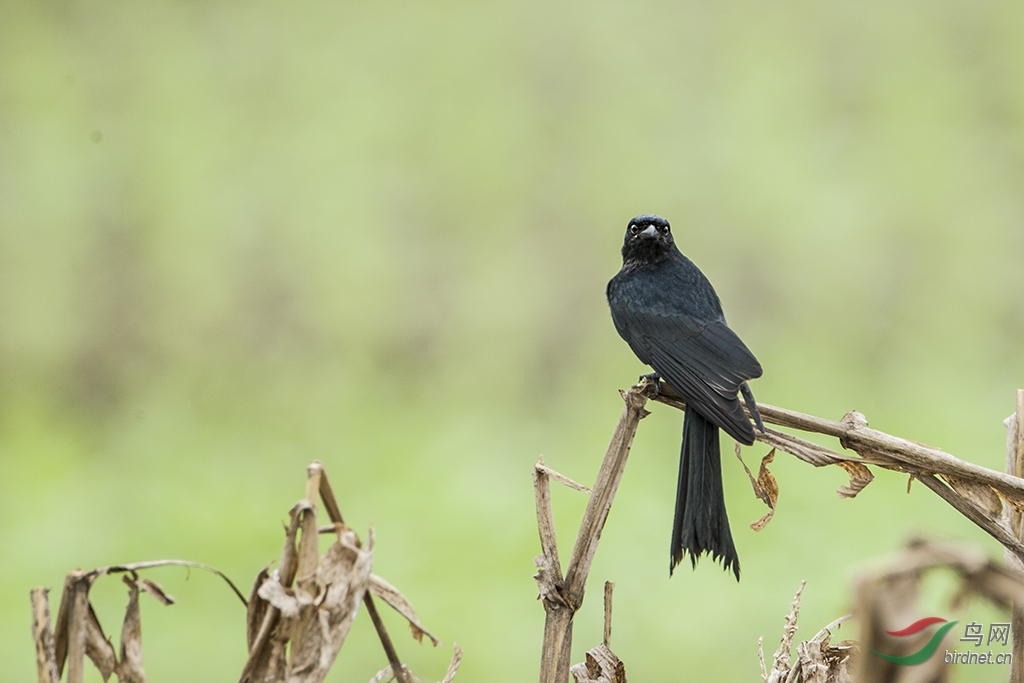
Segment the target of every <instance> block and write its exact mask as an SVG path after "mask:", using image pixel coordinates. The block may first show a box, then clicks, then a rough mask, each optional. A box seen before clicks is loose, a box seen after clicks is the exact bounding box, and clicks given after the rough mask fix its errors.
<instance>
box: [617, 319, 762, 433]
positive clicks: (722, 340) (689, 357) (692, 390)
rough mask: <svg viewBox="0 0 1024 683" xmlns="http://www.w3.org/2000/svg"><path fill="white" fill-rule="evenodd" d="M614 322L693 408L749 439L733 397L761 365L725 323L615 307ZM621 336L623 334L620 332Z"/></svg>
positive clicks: (757, 373) (747, 422)
mask: <svg viewBox="0 0 1024 683" xmlns="http://www.w3.org/2000/svg"><path fill="white" fill-rule="evenodd" d="M615 313H616V317H618V318H619V319H618V320H616V326H617V327H620V329H625V330H627V332H628V335H629V336H628V337H627V338H626V339H627V341H628V342H629V345H630V346H631V347H632V348H633V350H634V352H635V353H636V354H637V356H639V357H640V359H641V360H643V361H644V362H645V363H647V364H648V365H650V366H651V367H652V368H654V369H655V371H657V373H658V374H659V375H661V377H662V378H664V379H665V381H667V382H668V383H669V384H670V385H671V386H672V387H673V388H674V389H675V390H676V391H678V392H679V393H680V394H681V395H682V396H683V397H684V398H685V399H686V401H687V404H689V405H692V406H693V407H694V408H695V409H697V411H698V412H700V413H702V414H703V415H704V416H705V417H706V418H707V419H709V420H711V421H712V422H715V423H717V424H718V426H720V427H722V429H725V430H726V431H727V432H729V434H730V435H731V436H733V437H734V438H737V439H739V440H741V441H744V442H752V441H753V439H754V432H753V428H752V427H751V426H750V420H749V419H748V418H747V417H746V415H745V414H744V413H743V409H742V407H741V406H740V404H739V401H738V400H737V398H736V395H737V392H738V391H739V388H740V384H742V383H743V382H745V381H746V380H749V379H754V378H755V377H760V376H761V365H760V363H758V362H757V359H756V358H754V355H753V354H752V353H751V352H750V351H749V350H748V349H747V347H746V346H745V345H744V344H743V342H742V341H741V340H740V338H739V337H738V336H736V333H735V332H733V331H732V330H730V329H729V327H728V326H727V325H726V324H725V322H724V321H719V320H713V321H708V322H704V321H696V320H694V319H693V318H692V317H691V316H688V315H685V314H681V313H679V312H677V311H673V310H671V309H665V308H661V309H660V310H659V309H657V308H655V309H654V310H651V309H647V310H643V311H638V310H636V309H632V308H631V307H619V310H618V311H616V312H615ZM624 336H625V335H624Z"/></svg>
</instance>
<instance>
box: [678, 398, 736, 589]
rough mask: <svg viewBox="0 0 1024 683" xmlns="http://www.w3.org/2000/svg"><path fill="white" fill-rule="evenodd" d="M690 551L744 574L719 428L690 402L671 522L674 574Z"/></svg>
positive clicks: (691, 553)
mask: <svg viewBox="0 0 1024 683" xmlns="http://www.w3.org/2000/svg"><path fill="white" fill-rule="evenodd" d="M684 552H687V553H689V554H690V559H691V561H692V562H693V565H694V566H695V567H696V566H697V560H698V559H699V558H700V556H701V555H702V554H704V553H708V554H710V555H711V557H712V559H713V560H714V561H716V562H717V561H718V560H719V559H721V560H722V566H723V568H724V569H726V570H727V571H728V570H729V569H730V568H731V569H732V570H733V573H734V574H735V575H736V580H737V581H739V579H740V560H739V557H737V555H736V546H734V545H733V542H732V532H731V531H730V529H729V518H728V516H727V515H726V512H725V494H724V493H723V491H722V460H721V454H720V453H719V442H718V427H717V426H715V424H714V423H712V422H709V421H708V420H706V419H704V417H703V416H701V415H700V413H698V412H697V411H695V410H692V409H691V408H689V407H687V409H686V417H685V418H684V419H683V447H682V453H681V455H680V460H679V486H678V489H677V491H676V515H675V522H674V523H673V525H672V562H671V564H670V566H669V574H671V573H672V570H673V569H675V566H676V565H677V564H679V563H680V562H681V561H682V559H683V553H684Z"/></svg>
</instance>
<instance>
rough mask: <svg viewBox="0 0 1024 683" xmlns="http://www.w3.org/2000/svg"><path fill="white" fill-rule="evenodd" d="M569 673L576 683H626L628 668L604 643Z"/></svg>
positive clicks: (572, 667)
mask: <svg viewBox="0 0 1024 683" xmlns="http://www.w3.org/2000/svg"><path fill="white" fill-rule="evenodd" d="M569 673H571V674H572V677H573V679H574V680H575V681H576V683H626V666H625V665H624V664H623V663H622V662H621V661H620V660H619V658H618V657H617V656H616V655H615V653H614V652H612V651H611V650H610V649H608V648H607V647H605V645H604V644H603V643H602V644H601V645H598V646H597V647H595V648H593V649H592V650H590V651H589V652H587V656H586V659H584V661H582V662H580V663H579V664H574V665H572V666H571V667H569Z"/></svg>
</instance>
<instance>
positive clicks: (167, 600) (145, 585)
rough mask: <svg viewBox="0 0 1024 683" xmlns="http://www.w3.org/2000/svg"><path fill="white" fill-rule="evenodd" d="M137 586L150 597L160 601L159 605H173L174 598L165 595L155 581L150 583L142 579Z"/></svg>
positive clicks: (161, 587)
mask: <svg viewBox="0 0 1024 683" xmlns="http://www.w3.org/2000/svg"><path fill="white" fill-rule="evenodd" d="M138 584H139V588H141V589H142V590H144V591H146V592H147V593H149V594H150V595H152V596H153V597H154V598H156V599H157V600H158V601H160V604H162V605H164V606H165V607H166V606H167V605H173V604H174V603H175V600H174V596H173V595H169V594H167V593H165V592H164V587H163V586H161V585H160V584H159V583H157V582H156V581H150V580H149V579H146V578H144V579H142V580H141V581H139V582H138Z"/></svg>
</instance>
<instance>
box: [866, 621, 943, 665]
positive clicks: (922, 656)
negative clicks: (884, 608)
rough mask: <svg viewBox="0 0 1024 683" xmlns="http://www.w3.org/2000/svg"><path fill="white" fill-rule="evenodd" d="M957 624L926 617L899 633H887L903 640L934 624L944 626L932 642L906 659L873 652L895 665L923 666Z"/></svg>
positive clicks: (905, 657)
mask: <svg viewBox="0 0 1024 683" xmlns="http://www.w3.org/2000/svg"><path fill="white" fill-rule="evenodd" d="M956 623H957V622H955V621H950V622H947V621H946V620H945V619H942V618H940V617H925V618H924V619H918V620H917V621H915V622H914V623H913V624H911V625H910V626H908V627H906V628H902V629H900V630H899V631H886V633H888V634H889V635H890V636H896V637H897V638H902V637H904V636H912V635H915V634H918V633H920V632H921V631H923V630H925V629H926V628H928V627H929V626H931V625H933V624H944V625H943V626H941V627H939V629H938V630H937V631H935V635H933V636H932V637H931V640H929V641H928V642H927V643H926V644H925V646H924V647H922V648H921V649H920V650H918V651H917V652H914V653H912V654H909V655H906V656H904V657H893V656H891V655H883V654H882V653H881V652H875V650H872V652H874V653H875V654H876V655H878V656H879V657H881V658H882V659H886V660H888V661H890V662H892V663H893V664H902V665H903V666H914V665H915V664H921V663H922V662H924V661H925V660H927V659H928V658H929V657H931V656H932V655H933V654H935V651H936V650H938V649H939V643H941V642H942V639H943V638H944V637H945V635H946V633H948V632H949V629H951V628H953V627H954V626H955V625H956Z"/></svg>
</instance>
